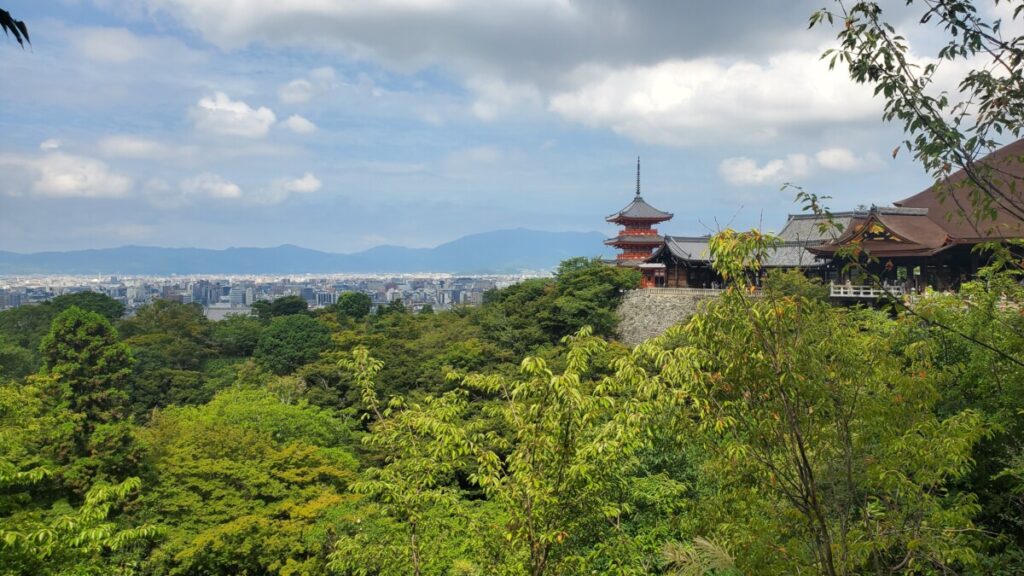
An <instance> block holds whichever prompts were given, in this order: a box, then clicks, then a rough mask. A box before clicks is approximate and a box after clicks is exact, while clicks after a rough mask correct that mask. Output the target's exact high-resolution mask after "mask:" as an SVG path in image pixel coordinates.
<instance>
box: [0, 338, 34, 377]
mask: <svg viewBox="0 0 1024 576" xmlns="http://www.w3.org/2000/svg"><path fill="white" fill-rule="evenodd" d="M34 364H35V357H34V356H33V354H32V352H31V351H29V350H27V349H25V348H22V347H21V346H18V345H17V344H11V343H9V342H7V341H6V338H5V337H4V336H3V334H0V379H3V378H11V379H17V378H22V377H24V376H27V375H28V374H30V373H32V370H33V366H34Z"/></svg>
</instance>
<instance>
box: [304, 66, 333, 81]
mask: <svg viewBox="0 0 1024 576" xmlns="http://www.w3.org/2000/svg"><path fill="white" fill-rule="evenodd" d="M335 76H336V74H335V73H334V68H331V67H330V66H323V67H320V68H314V69H313V70H310V71H309V77H310V78H312V79H314V80H316V81H317V82H322V83H324V84H330V83H331V82H334V78H335Z"/></svg>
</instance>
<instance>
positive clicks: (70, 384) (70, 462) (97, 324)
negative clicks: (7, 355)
mask: <svg viewBox="0 0 1024 576" xmlns="http://www.w3.org/2000/svg"><path fill="white" fill-rule="evenodd" d="M40 353H41V356H42V359H43V368H42V372H41V374H40V375H39V376H38V377H37V381H38V383H39V385H40V386H41V387H42V388H44V389H46V390H47V391H48V395H49V396H50V401H51V402H52V403H53V405H54V406H55V407H58V408H63V407H66V409H67V411H68V412H69V417H68V418H67V420H66V421H65V422H64V423H62V427H68V428H70V430H69V433H68V434H67V436H66V437H65V438H64V439H62V440H61V441H59V442H55V443H53V444H52V445H50V446H48V447H47V450H48V451H50V452H51V453H53V454H54V455H55V458H56V459H57V461H58V462H59V463H60V464H61V466H62V468H61V471H60V474H61V476H62V480H63V482H64V483H65V484H66V485H67V486H68V487H69V488H71V489H72V490H75V491H77V492H78V493H80V494H81V493H84V492H85V490H86V489H87V488H88V487H89V486H90V485H92V484H93V483H94V481H95V480H96V479H98V478H99V479H116V480H120V479H123V478H125V477H127V476H129V475H131V474H132V473H133V472H134V471H135V469H136V467H137V465H138V455H137V452H136V450H135V448H134V440H133V438H132V429H131V424H130V423H129V422H128V421H126V420H125V418H127V416H128V412H129V405H128V394H127V392H126V390H127V388H128V384H129V381H130V379H131V376H132V365H133V362H134V360H133V358H132V355H131V352H130V350H129V349H128V347H127V346H126V345H125V344H123V343H122V342H119V341H118V335H117V330H115V329H114V327H113V326H111V325H110V322H108V321H107V319H106V318H104V317H103V316H101V315H99V314H97V313H95V312H86V311H84V310H81V309H80V308H77V307H75V306H72V307H71V308H68V309H67V310H65V311H63V312H61V313H60V314H58V315H57V317H56V318H54V320H53V326H52V328H51V329H50V333H49V334H48V335H47V336H46V337H45V338H43V342H42V344H41V345H40Z"/></svg>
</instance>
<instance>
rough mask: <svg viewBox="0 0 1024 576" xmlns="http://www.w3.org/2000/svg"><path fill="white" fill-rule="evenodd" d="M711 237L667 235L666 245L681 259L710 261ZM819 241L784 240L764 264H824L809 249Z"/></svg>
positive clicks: (801, 265)
mask: <svg viewBox="0 0 1024 576" xmlns="http://www.w3.org/2000/svg"><path fill="white" fill-rule="evenodd" d="M709 239H710V238H709V237H707V236H697V237H692V236H666V237H665V246H666V247H667V248H668V250H669V252H671V253H672V255H673V256H675V257H676V258H679V259H681V260H695V261H700V262H710V260H711V254H710V252H709V250H708V240H709ZM818 242H819V241H817V240H815V241H811V242H783V243H782V245H781V246H779V247H778V248H776V249H775V251H774V252H772V253H771V254H770V255H769V256H768V259H767V260H766V261H765V262H764V266H765V267H766V268H795V267H802V268H813V267H816V266H822V265H824V264H825V262H824V261H822V260H818V259H816V258H815V256H814V254H811V253H810V252H808V251H807V245H808V244H817V243H818Z"/></svg>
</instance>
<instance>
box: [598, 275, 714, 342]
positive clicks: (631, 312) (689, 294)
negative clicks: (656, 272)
mask: <svg viewBox="0 0 1024 576" xmlns="http://www.w3.org/2000/svg"><path fill="white" fill-rule="evenodd" d="M720 293H721V291H719V290H710V289H689V288H643V289H640V290H630V291H629V292H627V293H626V294H625V295H624V296H623V297H622V302H621V303H620V304H619V309H618V314H619V328H618V333H619V340H620V341H621V342H622V343H624V344H628V345H630V346H635V345H636V344H639V343H641V342H643V341H644V340H647V339H649V338H653V337H655V336H658V335H660V334H661V333H662V332H664V331H665V330H667V329H669V328H670V327H672V326H674V325H676V324H678V323H680V322H683V321H685V320H687V319H688V318H689V317H690V316H692V315H693V313H694V312H696V311H697V308H698V306H699V304H700V302H703V301H705V300H708V299H710V298H715V297H717V296H718V294H720Z"/></svg>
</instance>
